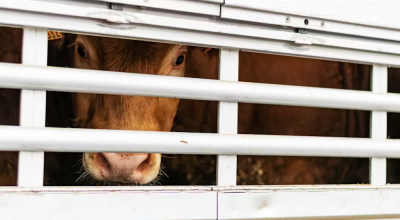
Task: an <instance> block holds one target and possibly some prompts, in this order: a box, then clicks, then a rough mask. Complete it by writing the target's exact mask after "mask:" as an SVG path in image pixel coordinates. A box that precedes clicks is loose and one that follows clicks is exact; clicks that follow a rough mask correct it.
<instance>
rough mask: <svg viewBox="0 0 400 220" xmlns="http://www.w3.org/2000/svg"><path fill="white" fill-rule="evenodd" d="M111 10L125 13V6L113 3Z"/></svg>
mask: <svg viewBox="0 0 400 220" xmlns="http://www.w3.org/2000/svg"><path fill="white" fill-rule="evenodd" d="M110 9H111V10H115V11H123V10H124V6H123V5H122V4H116V3H111V4H110Z"/></svg>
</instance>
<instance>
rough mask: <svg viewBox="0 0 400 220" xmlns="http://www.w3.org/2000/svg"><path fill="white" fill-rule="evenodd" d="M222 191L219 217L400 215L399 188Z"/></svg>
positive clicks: (379, 216) (359, 216)
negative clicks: (399, 205) (399, 206)
mask: <svg viewBox="0 0 400 220" xmlns="http://www.w3.org/2000/svg"><path fill="white" fill-rule="evenodd" d="M290 188H291V187H286V188H285V189H283V190H272V189H271V190H265V191H264V192H259V191H246V192H242V193H239V192H220V193H219V194H218V219H275V218H278V219H286V218H296V219H310V218H311V219H312V218H316V219H327V218H340V219H345V218H351V217H352V219H382V218H395V217H397V218H400V209H399V208H398V204H399V202H400V190H399V189H397V190H386V189H382V188H376V189H370V190H367V189H362V188H361V189H354V188H353V189H342V190H339V189H337V190H327V189H325V190H324V189H312V188H311V189H305V190H301V189H298V188H294V189H292V190H291V189H290Z"/></svg>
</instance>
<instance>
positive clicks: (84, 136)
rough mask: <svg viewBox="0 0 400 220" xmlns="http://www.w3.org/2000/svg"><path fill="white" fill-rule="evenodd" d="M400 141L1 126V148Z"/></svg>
mask: <svg viewBox="0 0 400 220" xmlns="http://www.w3.org/2000/svg"><path fill="white" fill-rule="evenodd" d="M399 144H400V140H391V139H389V140H375V139H369V138H332V137H303V136H286V135H282V136H279V135H239V134H237V135H232V134H201V133H200V134H199V133H184V132H154V131H120V130H99V129H77V128H74V129H71V128H25V127H13V126H0V150H3V151H16V150H25V151H49V152H50V151H53V152H147V153H166V154H211V155H282V156H323V157H364V158H369V157H387V158H399V157H400V148H399V147H398V146H399Z"/></svg>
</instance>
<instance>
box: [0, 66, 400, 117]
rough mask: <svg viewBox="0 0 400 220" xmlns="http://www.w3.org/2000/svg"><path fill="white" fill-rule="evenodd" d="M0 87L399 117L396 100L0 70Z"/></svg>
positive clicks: (63, 71)
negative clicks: (341, 111) (367, 113)
mask: <svg viewBox="0 0 400 220" xmlns="http://www.w3.org/2000/svg"><path fill="white" fill-rule="evenodd" d="M0 87H5V88H24V89H37V90H49V91H64V92H82V93H102V94H117V95H123V94H124V95H141V96H157V97H176V98H182V99H196V100H211V101H224V102H244V103H260V104H275V105H293V106H308V107H321V108H338V109H355V110H372V111H389V112H400V95H398V94H381V93H373V92H368V91H355V90H341V89H326V88H313V87H302V86H287V85H275V84H263V83H247V82H229V81H220V80H210V79H194V78H184V77H170V76H156V75H145V74H134V73H122V72H108V71H95V70H81V69H70V68H55V67H52V68H48V67H33V66H23V65H18V64H0Z"/></svg>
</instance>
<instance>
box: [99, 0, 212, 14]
mask: <svg viewBox="0 0 400 220" xmlns="http://www.w3.org/2000/svg"><path fill="white" fill-rule="evenodd" d="M98 1H104V2H112V3H119V4H124V5H134V6H140V7H149V8H157V9H166V10H173V11H181V12H188V13H197V14H205V15H213V16H219V13H220V4H219V3H216V2H213V1H212V2H211V1H187V0H186V1H185V0H98Z"/></svg>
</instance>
